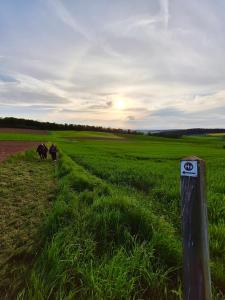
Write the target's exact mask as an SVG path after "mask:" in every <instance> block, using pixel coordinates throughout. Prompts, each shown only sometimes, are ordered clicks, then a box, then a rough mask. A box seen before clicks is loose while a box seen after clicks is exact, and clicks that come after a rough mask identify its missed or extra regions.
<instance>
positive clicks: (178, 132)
mask: <svg viewBox="0 0 225 300" xmlns="http://www.w3.org/2000/svg"><path fill="white" fill-rule="evenodd" d="M210 133H225V129H224V128H190V129H174V130H161V131H156V132H153V131H152V132H150V131H149V133H148V135H155V136H161V137H171V138H180V137H182V136H183V135H205V134H210Z"/></svg>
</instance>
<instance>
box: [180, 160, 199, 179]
mask: <svg viewBox="0 0 225 300" xmlns="http://www.w3.org/2000/svg"><path fill="white" fill-rule="evenodd" d="M181 176H189V177H197V176H198V163H197V161H181Z"/></svg>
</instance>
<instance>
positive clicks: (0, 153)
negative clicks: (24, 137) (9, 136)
mask: <svg viewBox="0 0 225 300" xmlns="http://www.w3.org/2000/svg"><path fill="white" fill-rule="evenodd" d="M38 144H39V143H38V142H20V141H0V162H1V161H3V160H4V159H6V158H7V157H9V156H10V155H12V154H15V153H18V152H21V151H25V150H28V149H31V148H34V147H36V146H37V145H38Z"/></svg>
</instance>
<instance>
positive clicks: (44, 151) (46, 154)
mask: <svg viewBox="0 0 225 300" xmlns="http://www.w3.org/2000/svg"><path fill="white" fill-rule="evenodd" d="M42 145H43V156H44V158H45V159H47V156H48V147H47V146H46V145H45V144H42Z"/></svg>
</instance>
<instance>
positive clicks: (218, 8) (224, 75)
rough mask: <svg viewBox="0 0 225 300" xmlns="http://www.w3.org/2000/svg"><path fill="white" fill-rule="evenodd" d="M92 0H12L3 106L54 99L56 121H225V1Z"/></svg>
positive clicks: (5, 17) (0, 52) (2, 15)
mask: <svg viewBox="0 0 225 300" xmlns="http://www.w3.org/2000/svg"><path fill="white" fill-rule="evenodd" d="M89 2H90V3H88V6H87V2H86V1H80V0H78V1H62V0H48V1H42V0H41V1H38V2H35V3H34V2H33V1H30V2H29V5H28V4H27V3H26V5H25V4H23V3H21V5H20V6H18V5H10V4H9V2H8V1H5V3H3V4H2V9H1V11H0V20H1V28H2V30H1V32H0V37H1V45H0V59H1V72H0V73H1V75H0V104H1V113H2V114H3V112H2V111H3V110H2V107H3V106H4V111H5V113H6V110H7V112H8V113H9V114H10V110H11V111H12V112H13V113H15V114H16V111H18V116H20V115H21V114H22V111H23V108H24V107H26V109H25V110H26V113H28V111H29V109H30V112H31V113H32V116H35V111H36V112H37V115H38V117H39V116H40V115H41V113H39V112H40V111H41V107H45V108H46V107H49V106H53V107H51V108H49V110H47V108H46V115H45V114H44V113H43V115H45V118H46V119H47V120H53V121H60V122H61V121H62V122H67V121H69V120H70V121H71V120H73V121H74V122H78V121H79V122H83V123H85V122H88V123H89V124H91V122H93V124H98V125H101V124H104V125H105V126H115V127H117V126H118V127H126V128H127V127H130V126H131V127H133V128H159V127H160V128H162V127H163V128H175V127H180V126H184V127H186V126H187V125H190V122H191V124H193V126H198V124H199V126H200V125H202V126H203V125H204V126H208V125H210V126H211V125H212V126H213V125H215V124H218V126H224V125H223V122H222V118H223V112H224V109H223V107H225V102H224V99H225V92H224V91H225V85H224V82H225V40H224V35H223V31H222V28H224V26H225V18H224V15H225V14H224V11H225V10H224V8H225V4H224V3H223V2H222V1H220V2H218V3H216V4H215V3H214V2H212V1H210V0H204V1H203V0H200V1H194V0H190V1H179V0H173V1H169V0H153V1H147V0H140V1H122V0H118V1H114V2H110V4H109V3H108V1H103V0H99V1H89ZM46 3H47V4H46ZM28 24H29V30H27V28H28ZM117 99H122V100H123V101H124V102H125V108H124V109H123V110H121V111H119V110H118V109H117V110H116V109H115V107H114V105H113V103H114V101H116V100H117ZM5 105H6V106H5ZM39 105H40V107H39ZM42 112H43V110H42ZM42 117H43V118H44V116H42ZM213 118H214V120H213ZM188 127H190V126H188Z"/></svg>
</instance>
